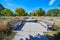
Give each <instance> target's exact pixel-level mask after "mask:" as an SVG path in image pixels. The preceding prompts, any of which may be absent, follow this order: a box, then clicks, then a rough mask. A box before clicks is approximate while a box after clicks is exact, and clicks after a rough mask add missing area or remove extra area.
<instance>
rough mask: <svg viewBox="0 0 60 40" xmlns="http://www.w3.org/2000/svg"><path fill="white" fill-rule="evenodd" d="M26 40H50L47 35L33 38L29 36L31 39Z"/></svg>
mask: <svg viewBox="0 0 60 40" xmlns="http://www.w3.org/2000/svg"><path fill="white" fill-rule="evenodd" d="M26 40H48V38H47V37H46V36H45V35H40V34H38V35H37V36H35V37H33V36H32V35H29V39H28V38H26Z"/></svg>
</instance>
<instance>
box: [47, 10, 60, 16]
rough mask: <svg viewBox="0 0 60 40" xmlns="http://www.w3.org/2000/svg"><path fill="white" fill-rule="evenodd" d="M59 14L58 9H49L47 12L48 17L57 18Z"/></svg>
mask: <svg viewBox="0 0 60 40" xmlns="http://www.w3.org/2000/svg"><path fill="white" fill-rule="evenodd" d="M58 14H60V9H51V10H48V11H47V15H48V16H58Z"/></svg>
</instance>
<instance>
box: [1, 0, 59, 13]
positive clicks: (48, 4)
mask: <svg viewBox="0 0 60 40" xmlns="http://www.w3.org/2000/svg"><path fill="white" fill-rule="evenodd" d="M0 3H1V4H2V5H3V6H4V7H5V8H9V9H11V10H12V11H14V10H15V8H24V9H25V10H26V12H32V11H33V10H37V9H38V8H43V9H44V10H45V11H47V10H49V9H53V8H59V7H58V6H57V5H58V4H60V0H0Z"/></svg>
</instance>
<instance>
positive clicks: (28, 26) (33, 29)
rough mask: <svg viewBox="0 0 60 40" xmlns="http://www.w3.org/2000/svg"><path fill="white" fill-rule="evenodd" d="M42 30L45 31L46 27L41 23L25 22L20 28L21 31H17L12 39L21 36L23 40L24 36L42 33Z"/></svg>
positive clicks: (15, 39)
mask: <svg viewBox="0 0 60 40" xmlns="http://www.w3.org/2000/svg"><path fill="white" fill-rule="evenodd" d="M43 32H47V28H45V27H43V26H42V25H41V24H39V23H34V22H26V23H25V25H24V27H23V28H22V31H17V33H16V35H15V37H14V38H13V39H12V40H20V39H21V38H23V40H25V38H28V39H29V35H32V36H36V35H37V34H40V35H44V33H43ZM42 40H43V39H42ZM44 40H46V39H44Z"/></svg>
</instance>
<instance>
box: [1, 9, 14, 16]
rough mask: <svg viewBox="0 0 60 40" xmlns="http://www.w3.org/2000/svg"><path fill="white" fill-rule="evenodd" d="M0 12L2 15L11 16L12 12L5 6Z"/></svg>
mask: <svg viewBox="0 0 60 40" xmlns="http://www.w3.org/2000/svg"><path fill="white" fill-rule="evenodd" d="M1 14H2V15H3V16H13V12H12V11H11V10H10V9H7V8H5V9H4V10H2V11H1Z"/></svg>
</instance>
